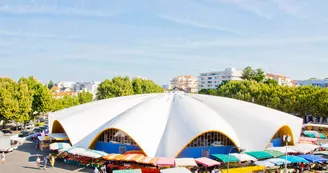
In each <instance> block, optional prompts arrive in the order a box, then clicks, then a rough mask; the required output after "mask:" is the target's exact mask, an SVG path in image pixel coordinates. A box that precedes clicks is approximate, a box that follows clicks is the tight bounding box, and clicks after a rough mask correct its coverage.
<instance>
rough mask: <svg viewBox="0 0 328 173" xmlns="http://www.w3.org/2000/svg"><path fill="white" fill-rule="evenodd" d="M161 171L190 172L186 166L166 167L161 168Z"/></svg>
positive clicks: (164, 172) (163, 172) (168, 172)
mask: <svg viewBox="0 0 328 173" xmlns="http://www.w3.org/2000/svg"><path fill="white" fill-rule="evenodd" d="M161 173H191V172H190V171H189V170H188V169H187V168H168V169H162V170H161Z"/></svg>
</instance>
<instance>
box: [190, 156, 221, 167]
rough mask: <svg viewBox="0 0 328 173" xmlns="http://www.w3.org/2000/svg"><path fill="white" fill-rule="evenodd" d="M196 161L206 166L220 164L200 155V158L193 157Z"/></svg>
mask: <svg viewBox="0 0 328 173" xmlns="http://www.w3.org/2000/svg"><path fill="white" fill-rule="evenodd" d="M195 161H196V163H198V164H200V165H203V166H206V167H212V166H219V165H221V163H220V162H218V161H215V160H212V159H209V158H207V157H201V158H197V159H195Z"/></svg>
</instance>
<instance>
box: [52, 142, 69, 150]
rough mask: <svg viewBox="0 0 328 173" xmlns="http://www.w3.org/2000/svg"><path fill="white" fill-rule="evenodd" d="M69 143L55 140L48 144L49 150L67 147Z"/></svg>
mask: <svg viewBox="0 0 328 173" xmlns="http://www.w3.org/2000/svg"><path fill="white" fill-rule="evenodd" d="M70 147H71V145H70V144H69V143H64V142H55V143H52V144H50V150H61V149H64V150H65V149H68V148H70Z"/></svg>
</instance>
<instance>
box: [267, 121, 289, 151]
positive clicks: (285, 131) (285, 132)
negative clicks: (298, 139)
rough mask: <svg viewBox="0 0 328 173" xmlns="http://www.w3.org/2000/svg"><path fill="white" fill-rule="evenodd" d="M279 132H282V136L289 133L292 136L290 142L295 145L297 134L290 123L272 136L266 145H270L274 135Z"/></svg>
mask: <svg viewBox="0 0 328 173" xmlns="http://www.w3.org/2000/svg"><path fill="white" fill-rule="evenodd" d="M277 133H280V136H283V135H289V136H290V137H291V141H290V142H289V144H290V145H295V136H294V133H293V131H292V129H291V128H290V127H289V126H288V125H283V126H281V127H280V128H279V129H278V130H277V131H276V132H275V133H274V134H273V135H272V137H271V138H270V139H269V141H268V143H267V145H266V146H268V145H269V144H270V142H271V140H272V139H273V138H274V136H275V135H276V134H277ZM266 146H265V147H266Z"/></svg>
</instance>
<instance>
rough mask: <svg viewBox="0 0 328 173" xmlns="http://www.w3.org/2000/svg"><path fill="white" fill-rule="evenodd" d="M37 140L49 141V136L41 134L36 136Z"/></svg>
mask: <svg viewBox="0 0 328 173" xmlns="http://www.w3.org/2000/svg"><path fill="white" fill-rule="evenodd" d="M38 140H39V141H50V138H49V136H45V135H42V136H38Z"/></svg>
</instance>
